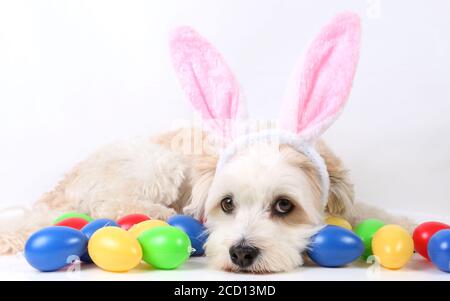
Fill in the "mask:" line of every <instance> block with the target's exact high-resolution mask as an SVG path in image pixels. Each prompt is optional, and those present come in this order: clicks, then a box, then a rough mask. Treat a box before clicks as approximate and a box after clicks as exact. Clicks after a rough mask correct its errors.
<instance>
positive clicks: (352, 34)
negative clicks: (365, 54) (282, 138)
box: [280, 13, 361, 140]
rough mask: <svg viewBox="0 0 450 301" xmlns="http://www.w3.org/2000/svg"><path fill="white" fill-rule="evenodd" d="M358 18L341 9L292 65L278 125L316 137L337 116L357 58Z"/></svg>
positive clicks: (345, 99)
mask: <svg viewBox="0 0 450 301" xmlns="http://www.w3.org/2000/svg"><path fill="white" fill-rule="evenodd" d="M360 27H361V26H360V19H359V17H358V16H357V15H356V14H354V13H342V14H340V15H338V16H336V17H335V18H334V19H333V20H332V21H331V22H330V23H329V24H328V25H326V26H325V27H324V28H323V29H322V31H321V32H320V34H319V35H318V36H317V37H316V39H315V40H314V41H313V42H312V44H311V46H310V48H309V49H308V51H307V52H306V56H305V58H304V60H302V62H301V64H300V65H299V66H297V68H295V69H294V72H293V76H292V78H291V81H290V83H289V85H288V89H287V92H286V96H285V100H284V103H283V107H282V111H281V116H280V117H281V118H280V123H281V126H282V127H283V128H284V129H286V130H288V131H290V132H293V133H295V134H299V135H301V136H302V137H303V138H305V139H306V140H315V139H317V138H318V137H319V136H320V135H321V134H322V133H323V132H324V131H325V130H326V129H327V128H328V127H329V126H330V125H331V124H332V123H333V122H334V120H335V119H336V118H337V116H338V115H339V113H340V112H341V110H342V108H343V107H344V104H345V102H346V101H347V98H348V96H349V93H350V89H351V85H352V81H353V77H354V74H355V71H356V65H357V62H358V58H359V44H360Z"/></svg>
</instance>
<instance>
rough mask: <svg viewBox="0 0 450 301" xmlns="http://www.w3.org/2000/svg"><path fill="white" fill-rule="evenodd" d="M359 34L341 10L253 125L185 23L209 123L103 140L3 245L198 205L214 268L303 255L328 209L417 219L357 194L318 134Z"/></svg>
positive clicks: (185, 43) (329, 117) (183, 62)
mask: <svg viewBox="0 0 450 301" xmlns="http://www.w3.org/2000/svg"><path fill="white" fill-rule="evenodd" d="M359 36H360V22H359V18H358V17H357V16H355V15H354V14H351V13H344V14H341V15H339V16H337V17H336V18H335V19H334V20H333V21H332V22H331V23H330V24H328V25H327V26H326V27H325V28H324V29H323V30H322V31H321V33H320V34H319V36H318V37H317V38H316V39H315V40H314V41H313V43H312V46H311V48H310V49H309V51H308V52H307V53H306V56H305V59H304V64H303V65H302V66H303V67H302V66H300V67H298V68H297V69H295V72H294V76H293V79H292V81H291V83H290V86H289V89H288V93H287V96H286V100H285V104H284V107H283V110H282V112H283V113H282V115H281V119H280V124H279V125H274V124H273V123H270V125H268V126H263V127H261V126H260V124H259V126H257V127H256V129H255V127H253V129H250V128H251V126H249V122H245V114H246V110H245V106H244V103H243V101H242V93H240V90H239V86H238V84H237V82H236V80H235V78H234V77H233V76H232V73H231V72H230V70H229V69H228V67H227V65H226V64H225V62H224V61H223V59H222V57H221V56H220V54H219V53H218V52H217V50H216V49H214V48H213V47H212V46H211V45H210V44H209V43H208V42H207V41H206V40H205V39H204V38H202V37H201V36H199V35H198V34H197V33H196V32H194V31H193V30H192V29H189V28H180V29H178V30H177V31H176V32H175V34H174V36H173V39H172V40H171V49H172V56H173V60H174V66H175V69H176V71H177V72H178V74H179V76H180V81H181V83H182V85H183V87H184V89H185V91H186V92H187V95H188V97H189V99H190V100H191V102H192V104H193V106H194V108H195V109H196V110H197V111H198V112H199V113H200V115H201V117H202V118H203V125H204V130H203V129H198V128H184V129H179V130H176V131H173V132H169V133H165V134H162V135H159V136H157V137H153V138H149V139H140V140H133V141H126V142H121V143H114V144H112V145H109V146H106V147H104V148H102V149H100V150H99V151H97V152H96V153H94V154H93V155H92V156H91V157H89V158H88V159H86V160H85V161H83V162H81V163H80V164H78V165H77V166H76V167H75V168H74V169H73V170H72V171H70V172H69V173H68V174H67V175H66V176H65V178H64V179H63V180H62V181H61V182H60V183H59V184H58V185H57V186H56V188H55V189H54V190H53V191H51V192H49V193H47V194H45V195H44V196H43V197H42V199H41V200H39V201H38V202H37V203H36V204H35V206H34V207H33V212H31V217H32V218H31V220H30V219H27V221H26V222H24V223H20V224H17V225H15V227H14V229H13V230H9V231H4V233H2V234H1V235H0V254H7V253H14V252H17V251H20V250H21V249H22V248H23V244H24V241H25V240H26V238H27V237H28V235H29V234H30V233H31V232H32V231H35V230H36V229H38V228H39V227H42V226H46V225H49V224H50V223H51V220H52V218H54V217H56V216H57V215H58V214H60V213H62V212H68V211H78V212H84V213H87V214H89V215H91V216H93V217H94V218H97V217H107V218H118V217H120V216H122V215H125V214H129V213H137V212H139V213H146V214H148V215H150V216H151V217H152V218H155V219H167V218H168V217H170V216H171V215H173V214H176V213H185V214H190V215H192V216H194V217H196V218H198V219H202V220H204V221H205V223H206V226H207V228H208V231H209V238H208V241H207V243H206V246H205V247H206V255H207V256H208V257H209V262H210V263H211V264H212V265H213V266H214V267H217V268H220V269H225V270H230V271H247V272H255V273H264V272H277V271H287V270H291V269H294V268H296V267H298V266H300V265H302V263H303V257H302V256H303V255H302V254H303V251H304V250H305V249H306V248H307V246H308V241H309V238H310V237H311V236H312V235H313V234H314V233H316V231H317V230H318V229H320V227H322V225H323V223H324V218H325V217H326V216H327V215H335V216H341V217H344V218H345V219H347V220H349V221H350V222H351V223H352V224H355V223H357V222H358V221H360V220H362V219H365V218H373V217H375V218H380V219H382V220H384V221H385V222H386V223H397V224H401V225H403V226H405V227H407V228H408V229H409V230H410V229H411V227H412V223H411V222H410V221H409V220H407V219H403V218H396V217H393V216H391V215H389V214H387V213H386V212H384V211H382V210H380V209H377V208H374V207H370V206H368V205H364V204H361V203H360V204H358V203H354V194H353V187H352V184H351V181H350V180H349V178H348V174H347V170H346V169H345V168H344V167H343V165H342V163H341V162H340V160H339V159H338V158H337V157H336V156H335V155H334V154H333V153H332V152H331V151H330V150H329V149H328V148H327V147H326V145H325V144H324V143H323V142H322V141H321V140H320V139H319V136H320V134H321V133H322V132H323V131H324V130H326V128H328V126H329V125H331V123H332V122H333V121H334V120H335V118H336V117H337V115H338V114H339V112H340V111H341V109H342V107H343V105H344V104H345V102H346V100H347V97H348V94H349V92H350V87H351V82H352V79H353V76H354V72H355V69H356V64H357V60H358V56H359ZM242 125H245V126H242Z"/></svg>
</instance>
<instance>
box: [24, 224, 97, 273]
mask: <svg viewBox="0 0 450 301" xmlns="http://www.w3.org/2000/svg"><path fill="white" fill-rule="evenodd" d="M87 242H88V239H87V238H86V236H85V235H84V234H83V233H81V231H79V230H76V229H73V228H69V227H64V226H52V227H47V228H43V229H41V230H39V231H37V232H36V233H34V234H33V235H31V236H30V238H28V240H27V242H26V243H25V250H24V253H25V258H26V260H27V261H28V263H29V264H30V265H31V266H33V267H34V268H35V269H37V270H39V271H41V272H51V271H56V270H59V269H61V268H63V267H65V266H66V265H68V264H70V263H71V262H73V260H74V259H76V258H77V257H78V258H79V257H80V256H81V255H83V254H84V253H85V252H86V247H87Z"/></svg>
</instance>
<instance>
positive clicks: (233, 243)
mask: <svg viewBox="0 0 450 301" xmlns="http://www.w3.org/2000/svg"><path fill="white" fill-rule="evenodd" d="M359 35H360V23H359V18H358V17H357V16H355V15H354V14H351V13H344V14H341V15H339V16H337V17H336V18H335V19H334V20H333V21H332V22H331V23H330V24H328V25H327V26H326V27H325V28H324V29H323V30H322V32H321V33H320V34H319V36H318V37H317V38H316V39H315V40H314V41H313V43H312V46H311V47H310V49H309V50H308V51H307V53H306V57H305V63H304V64H302V65H301V66H299V67H297V68H296V69H295V72H294V76H293V77H292V80H291V82H290V85H289V87H288V91H287V94H286V100H285V102H284V106H283V109H282V115H281V118H280V120H279V122H280V126H281V128H282V132H280V133H282V134H280V135H278V134H277V135H275V136H276V138H283V139H281V140H280V141H275V144H274V141H269V142H268V141H267V139H266V138H267V137H272V136H270V135H269V136H267V137H266V136H265V135H259V136H258V135H256V136H254V135H253V136H252V133H250V134H249V133H248V131H247V132H245V134H244V135H241V133H239V131H237V130H236V129H237V127H236V125H237V124H238V121H239V120H242V119H244V118H245V117H246V109H245V105H244V102H243V101H242V93H241V92H240V89H239V85H238V83H237V81H236V79H235V78H234V76H233V74H232V73H231V71H230V70H229V68H228V66H227V65H226V64H225V62H224V61H223V59H222V57H221V55H220V54H219V52H218V51H217V50H216V49H215V48H214V47H212V45H211V44H210V43H209V42H208V41H206V40H205V39H204V38H203V37H201V36H199V35H198V34H197V33H196V32H195V31H193V30H192V29H190V28H186V27H183V28H180V29H178V30H177V31H176V32H175V34H174V36H173V39H172V42H171V51H172V58H173V61H174V66H175V69H176V71H177V72H178V75H179V78H180V81H181V83H182V85H183V88H184V89H185V91H186V93H187V95H188V97H189V99H190V100H191V103H192V104H193V106H194V108H195V109H196V110H197V111H198V112H199V113H200V115H201V116H202V118H203V121H204V125H205V127H206V130H207V131H208V132H209V133H210V134H211V136H215V137H219V138H220V141H221V142H222V143H223V145H224V146H225V149H224V150H223V151H222V152H221V154H220V157H219V161H218V162H216V160H214V159H211V160H209V161H208V160H206V158H207V157H206V156H205V157H203V160H205V162H199V164H198V165H196V166H195V169H196V171H194V176H193V178H194V183H193V188H192V197H193V199H192V201H191V204H190V205H189V206H188V207H187V208H186V212H188V213H191V214H194V215H195V216H197V217H200V216H202V217H204V218H206V221H207V227H208V230H209V232H210V233H209V238H208V241H207V243H206V253H207V255H208V256H209V257H210V262H211V263H213V264H214V265H215V266H217V267H220V268H223V269H226V270H232V271H250V272H272V271H285V270H289V269H292V268H294V267H296V266H299V265H300V264H302V262H303V260H302V252H303V251H304V250H305V249H306V248H307V245H308V241H309V238H310V237H311V236H312V235H313V234H314V233H316V231H317V230H318V229H319V228H320V227H321V224H322V223H323V213H324V211H325V209H326V206H327V205H328V207H330V206H331V207H333V206H335V205H333V199H337V198H339V197H342V196H340V195H339V194H341V190H348V191H350V190H351V189H348V188H344V189H339V187H337V186H336V183H333V175H332V173H333V172H339V169H334V170H333V168H332V167H333V164H334V162H333V161H334V160H336V158H332V156H331V155H330V158H331V159H330V158H328V159H330V160H327V158H326V154H323V153H321V154H320V155H319V153H318V152H317V151H316V148H315V147H314V146H315V145H316V143H317V140H318V138H319V137H320V135H321V134H322V133H323V132H324V131H325V130H326V129H327V128H328V127H329V126H330V125H331V123H332V122H333V121H334V120H335V119H336V117H337V116H338V115H339V113H340V111H341V109H342V108H343V106H344V104H345V102H346V100H347V98H348V94H349V91H350V87H351V83H352V80H353V76H354V73H355V70H356V63H357V59H358V56H359ZM269 133H270V132H269ZM277 133H278V132H277ZM286 133H287V134H286ZM260 136H261V137H265V139H260V141H259V140H258V139H259V138H257V139H256V138H255V137H260ZM242 137H244V138H245V139H241V138H242ZM286 137H287V138H286ZM292 137H294V138H293V139H291V138H292ZM240 140H243V142H242V141H240ZM254 140H258V141H257V142H259V143H256V144H255V143H254ZM235 142H240V143H235ZM277 142H280V143H279V144H277ZM300 142H301V143H300ZM303 145H307V146H306V147H304V146H303ZM237 146H240V147H237ZM242 146H245V147H242ZM325 161H326V162H325ZM216 163H217V164H218V166H216ZM195 173H197V175H195ZM344 182H345V181H344ZM345 183H346V182H345ZM340 185H342V183H340ZM348 198H349V196H348V197H344V199H348ZM327 201H328V204H327ZM334 203H339V201H338V202H334ZM337 207H342V206H337ZM331 211H332V210H331Z"/></svg>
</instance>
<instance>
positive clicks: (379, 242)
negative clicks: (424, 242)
mask: <svg viewBox="0 0 450 301" xmlns="http://www.w3.org/2000/svg"><path fill="white" fill-rule="evenodd" d="M372 251H373V254H374V255H375V256H377V257H378V259H379V260H380V264H381V265H382V266H383V267H385V268H388V269H392V270H396V269H400V268H402V267H403V266H405V265H406V264H407V263H408V261H409V260H410V258H411V256H412V255H413V252H414V241H413V239H412V238H411V235H409V233H408V231H406V230H405V229H403V228H402V227H400V226H398V225H386V226H384V227H382V228H380V229H379V230H378V231H377V232H376V233H375V235H374V236H373V239H372Z"/></svg>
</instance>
